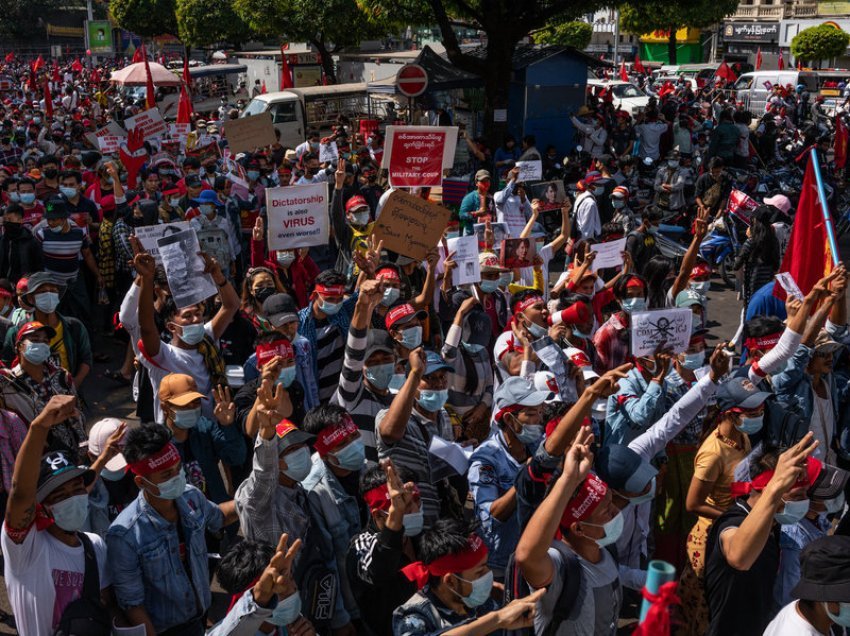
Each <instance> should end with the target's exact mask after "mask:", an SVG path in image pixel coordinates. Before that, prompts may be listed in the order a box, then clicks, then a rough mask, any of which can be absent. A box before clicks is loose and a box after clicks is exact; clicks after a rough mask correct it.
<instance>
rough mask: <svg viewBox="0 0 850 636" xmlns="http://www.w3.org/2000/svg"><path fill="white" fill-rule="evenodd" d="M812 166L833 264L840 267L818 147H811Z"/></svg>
mask: <svg viewBox="0 0 850 636" xmlns="http://www.w3.org/2000/svg"><path fill="white" fill-rule="evenodd" d="M810 152H811V155H810V156H811V161H812V168H813V169H814V172H815V181H816V182H817V184H818V199H820V209H821V212H823V220H824V222H825V223H826V238H827V240H828V241H829V251H830V252H832V264H833V265H834V266H836V267H838V264H839V262H841V261H840V258H839V256H838V242H837V241H836V240H835V230H834V229H833V227H832V217H830V215H829V206H828V205H827V203H826V191H825V190H824V189H823V178H822V177H821V174H820V163H819V161H818V153H817V149H816V148H812V149H811V151H810Z"/></svg>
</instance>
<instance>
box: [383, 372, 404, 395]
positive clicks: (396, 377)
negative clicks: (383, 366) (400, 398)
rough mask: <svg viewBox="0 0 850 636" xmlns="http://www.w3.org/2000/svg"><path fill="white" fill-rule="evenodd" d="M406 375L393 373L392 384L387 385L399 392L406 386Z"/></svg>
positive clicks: (391, 389) (392, 390) (393, 390)
mask: <svg viewBox="0 0 850 636" xmlns="http://www.w3.org/2000/svg"><path fill="white" fill-rule="evenodd" d="M404 381H405V376H404V374H403V373H393V377H391V378H390V384H389V386H388V387H387V388H388V389H389V390H390V391H391V392H394V393H398V392H399V391H401V387H403V386H404Z"/></svg>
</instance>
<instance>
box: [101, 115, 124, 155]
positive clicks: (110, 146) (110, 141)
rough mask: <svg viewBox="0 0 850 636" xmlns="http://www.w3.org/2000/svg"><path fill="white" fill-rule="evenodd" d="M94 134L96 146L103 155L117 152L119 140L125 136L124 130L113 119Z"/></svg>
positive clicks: (119, 144) (119, 145)
mask: <svg viewBox="0 0 850 636" xmlns="http://www.w3.org/2000/svg"><path fill="white" fill-rule="evenodd" d="M94 134H95V138H96V139H97V145H98V148H99V149H100V151H101V152H102V153H103V154H105V155H108V154H111V153H113V152H118V150H119V148H120V147H121V141H122V140H123V139H124V138H125V137H126V136H127V133H126V132H125V130H124V129H123V128H121V126H119V125H118V124H116V123H115V122H114V121H111V122H109V123H108V124H107V125H106V126H104V127H103V128H101V129H99V130H97V131H96V132H95V133H94Z"/></svg>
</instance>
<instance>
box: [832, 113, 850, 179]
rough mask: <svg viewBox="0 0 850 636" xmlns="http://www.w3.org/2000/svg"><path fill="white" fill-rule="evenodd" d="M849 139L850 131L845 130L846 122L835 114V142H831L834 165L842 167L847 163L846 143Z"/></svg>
mask: <svg viewBox="0 0 850 636" xmlns="http://www.w3.org/2000/svg"><path fill="white" fill-rule="evenodd" d="M848 141H850V132H848V130H847V124H845V123H844V120H843V119H842V118H841V117H840V116H838V115H836V116H835V142H834V143H833V146H832V149H833V153H834V155H833V161H834V162H835V167H836V168H838V169H843V168H844V166H846V165H847V143H848Z"/></svg>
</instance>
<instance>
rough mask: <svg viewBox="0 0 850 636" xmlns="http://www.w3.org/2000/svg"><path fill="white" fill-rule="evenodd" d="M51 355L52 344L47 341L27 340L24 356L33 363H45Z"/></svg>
mask: <svg viewBox="0 0 850 636" xmlns="http://www.w3.org/2000/svg"><path fill="white" fill-rule="evenodd" d="M49 357H50V345H49V344H47V343H46V342H27V344H26V345H25V346H24V358H26V360H27V362H30V363H32V364H44V363H45V362H47V359H48V358H49Z"/></svg>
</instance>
